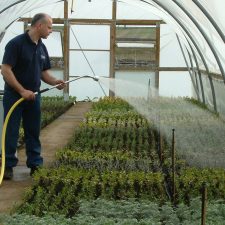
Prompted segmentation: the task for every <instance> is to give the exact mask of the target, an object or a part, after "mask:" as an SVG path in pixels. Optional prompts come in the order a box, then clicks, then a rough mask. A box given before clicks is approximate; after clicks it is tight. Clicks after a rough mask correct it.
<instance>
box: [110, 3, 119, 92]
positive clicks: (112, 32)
mask: <svg viewBox="0 0 225 225" xmlns="http://www.w3.org/2000/svg"><path fill="white" fill-rule="evenodd" d="M116 11H117V1H116V0H113V3H112V22H111V25H110V74H109V77H110V78H115V56H116V51H115V45H116ZM114 95H115V93H114V92H113V91H112V90H111V89H110V90H109V96H114Z"/></svg>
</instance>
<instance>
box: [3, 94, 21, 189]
mask: <svg viewBox="0 0 225 225" xmlns="http://www.w3.org/2000/svg"><path fill="white" fill-rule="evenodd" d="M22 101H24V98H20V99H19V100H18V101H16V102H15V103H14V104H13V106H12V107H11V108H10V110H9V112H8V113H7V115H6V118H5V121H4V124H3V128H2V166H1V175H0V185H1V184H2V180H3V177H4V172H5V136H6V129H7V125H8V121H9V118H10V116H11V114H12V112H13V111H14V109H15V108H16V107H17V106H18V105H19V104H20V103H21V102H22Z"/></svg>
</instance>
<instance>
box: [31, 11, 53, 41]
mask: <svg viewBox="0 0 225 225" xmlns="http://www.w3.org/2000/svg"><path fill="white" fill-rule="evenodd" d="M31 28H32V29H34V30H35V31H36V32H37V33H38V35H39V37H40V38H47V37H48V35H49V34H50V33H52V18H51V17H50V16H49V15H48V14H45V13H38V14H36V15H35V16H34V17H33V19H32V21H31Z"/></svg>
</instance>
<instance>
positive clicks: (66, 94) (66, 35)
mask: <svg viewBox="0 0 225 225" xmlns="http://www.w3.org/2000/svg"><path fill="white" fill-rule="evenodd" d="M63 59H64V68H63V80H64V81H66V80H69V22H68V0H64V34H63ZM63 95H64V100H65V101H68V99H69V85H67V86H66V87H65V88H64V90H63Z"/></svg>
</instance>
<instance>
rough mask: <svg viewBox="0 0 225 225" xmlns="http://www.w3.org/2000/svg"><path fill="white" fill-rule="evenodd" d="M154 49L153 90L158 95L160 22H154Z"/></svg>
mask: <svg viewBox="0 0 225 225" xmlns="http://www.w3.org/2000/svg"><path fill="white" fill-rule="evenodd" d="M155 47H156V49H155V68H156V70H155V89H156V90H157V92H156V94H157V95H158V94H159V67H160V22H156V46H155Z"/></svg>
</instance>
